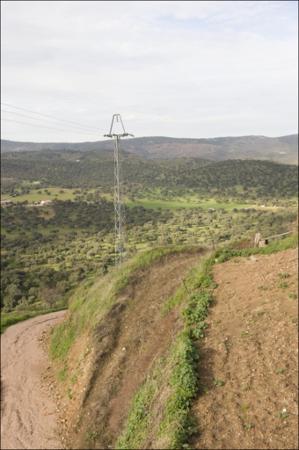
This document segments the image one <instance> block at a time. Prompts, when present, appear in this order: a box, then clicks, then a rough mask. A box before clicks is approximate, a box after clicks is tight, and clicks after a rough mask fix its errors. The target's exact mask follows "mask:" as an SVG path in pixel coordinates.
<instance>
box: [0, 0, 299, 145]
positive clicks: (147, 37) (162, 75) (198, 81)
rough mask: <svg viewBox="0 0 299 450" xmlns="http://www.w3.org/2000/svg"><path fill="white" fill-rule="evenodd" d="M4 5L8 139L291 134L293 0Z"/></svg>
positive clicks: (294, 108)
mask: <svg viewBox="0 0 299 450" xmlns="http://www.w3.org/2000/svg"><path fill="white" fill-rule="evenodd" d="M1 4H2V88H1V89H2V100H1V101H2V102H3V103H5V104H6V105H4V104H2V105H1V109H2V119H5V120H3V121H2V122H1V124H2V138H3V139H13V140H26V141H52V142H53V141H85V140H98V139H102V135H103V134H104V133H105V132H107V131H108V129H109V125H110V120H111V116H112V114H113V113H116V112H117V113H118V112H120V113H121V114H122V116H123V120H124V122H125V125H126V128H127V130H128V131H129V132H132V133H134V134H135V135H136V136H161V135H163V136H174V137H217V136H228V135H230V136H233V135H235V136H236V135H249V134H258V135H261V134H263V135H268V136H279V135H284V134H292V133H296V132H297V123H298V92H297V83H298V81H297V78H298V60H297V52H298V48H297V47H298V39H297V34H298V30H297V21H298V3H297V2H296V1H269V2H267V1H248V2H247V1H240V2H238V1H232V2H225V1H216V2H213V1H208V2H204V1H199V2H186V1H184V2H181V1H175V2H172V1H168V2H162V1H161V2H159V1H154V2H147V1H133V2H126V1H121V2H113V1H109V2H104V1H91V2H88V1H82V2H81V1H67V2H63V1H59V2H56V1H51V2H46V1H32V2H27V1H21V2H18V1H8V2H6V1H2V2H1ZM8 105H10V106H8ZM11 105H13V106H14V107H19V108H24V109H26V110H32V111H37V112H40V113H42V114H47V115H50V116H54V117H58V118H61V119H63V120H64V121H72V122H76V123H80V124H82V125H81V126H82V129H81V128H80V129H79V127H76V125H75V124H74V125H73V126H72V125H71V124H70V123H67V122H55V121H52V120H51V119H50V118H44V119H42V116H37V115H33V114H30V113H29V112H27V111H24V110H21V109H18V110H17V109H16V108H13V107H12V106H11ZM13 111H14V112H15V113H18V114H15V113H13ZM29 116H31V117H33V118H34V119H30V117H29ZM38 117H39V119H38ZM17 122H18V123H17ZM25 123H26V124H25ZM28 124H32V125H28ZM38 125H39V126H38ZM46 127H48V128H46ZM87 129H88V130H89V129H92V130H94V131H91V132H90V133H89V131H88V132H87V131H86V130H87Z"/></svg>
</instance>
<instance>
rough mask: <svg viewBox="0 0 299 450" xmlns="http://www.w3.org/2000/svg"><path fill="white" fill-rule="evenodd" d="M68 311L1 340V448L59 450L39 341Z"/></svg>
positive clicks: (9, 332)
mask: <svg viewBox="0 0 299 450" xmlns="http://www.w3.org/2000/svg"><path fill="white" fill-rule="evenodd" d="M64 314H65V311H59V312H55V313H50V314H46V315H43V316H39V317H35V318H33V319H29V320H26V321H25V322H21V323H18V324H16V325H13V326H11V327H10V328H8V329H7V330H6V331H5V333H4V334H3V335H2V337H1V394H2V395H1V400H2V402H1V448H2V449H22V448H26V449H37V448H40V449H60V448H62V445H61V443H60V442H59V437H58V436H57V433H56V430H55V429H56V420H57V415H56V405H55V402H54V400H53V399H52V398H50V397H49V396H48V395H47V393H46V392H45V390H44V389H43V387H42V384H41V375H42V373H43V372H44V371H45V370H46V368H47V366H48V360H47V355H46V353H45V352H44V351H43V349H42V346H41V342H40V337H41V334H42V332H43V331H46V330H47V329H48V328H49V327H50V326H52V325H54V324H55V323H57V322H58V321H60V320H61V319H62V318H63V316H64Z"/></svg>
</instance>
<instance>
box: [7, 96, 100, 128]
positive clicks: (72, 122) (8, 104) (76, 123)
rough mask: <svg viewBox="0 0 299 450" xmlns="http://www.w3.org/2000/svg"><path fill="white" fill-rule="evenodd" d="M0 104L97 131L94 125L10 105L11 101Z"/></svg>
mask: <svg viewBox="0 0 299 450" xmlns="http://www.w3.org/2000/svg"><path fill="white" fill-rule="evenodd" d="M1 105H4V106H8V107H10V108H14V109H19V110H20V111H25V112H30V113H31V114H36V115H38V116H43V117H47V118H50V119H52V120H56V121H58V122H65V123H70V124H73V125H77V126H79V127H81V128H85V129H86V128H88V129H89V130H92V131H96V132H97V133H98V132H99V130H98V129H96V128H95V127H90V126H89V125H83V126H82V125H81V124H80V123H78V122H74V121H71V120H65V119H60V118H58V117H54V116H51V115H50V114H43V113H39V112H37V111H33V110H31V109H27V108H23V107H20V106H15V105H12V104H11V103H3V102H1Z"/></svg>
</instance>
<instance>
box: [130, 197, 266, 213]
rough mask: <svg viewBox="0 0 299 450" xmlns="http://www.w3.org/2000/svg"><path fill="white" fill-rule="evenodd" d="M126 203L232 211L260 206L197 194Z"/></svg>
mask: <svg viewBox="0 0 299 450" xmlns="http://www.w3.org/2000/svg"><path fill="white" fill-rule="evenodd" d="M126 205H127V206H128V207H129V208H133V207H134V206H143V207H144V208H149V209H181V208H183V209H194V208H201V209H204V210H208V209H215V210H217V209H224V210H226V211H232V210H233V209H243V208H257V209H258V208H259V206H258V205H256V204H247V203H238V202H233V201H228V202H221V201H217V200H216V199H213V198H211V199H209V200H203V199H201V198H200V197H196V196H189V197H188V196H186V197H175V198H173V199H171V200H164V199H159V198H153V199H150V198H146V197H145V198H140V199H138V200H134V201H132V200H127V201H126Z"/></svg>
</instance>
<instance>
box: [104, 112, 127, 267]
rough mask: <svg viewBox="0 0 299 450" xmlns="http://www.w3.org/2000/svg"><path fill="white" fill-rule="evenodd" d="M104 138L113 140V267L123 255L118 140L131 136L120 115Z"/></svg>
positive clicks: (120, 173)
mask: <svg viewBox="0 0 299 450" xmlns="http://www.w3.org/2000/svg"><path fill="white" fill-rule="evenodd" d="M117 123H118V124H119V126H118V128H120V131H121V132H120V133H119V132H118V133H117V132H115V126H116V124H117ZM104 136H105V137H109V138H112V139H113V140H114V154H113V155H114V234H115V241H114V245H115V265H117V264H120V263H121V262H122V260H123V254H124V250H125V249H124V241H125V239H124V213H123V205H122V172H121V160H120V156H119V153H120V140H121V138H123V137H128V136H132V137H133V134H130V133H127V132H126V130H125V127H124V124H123V121H122V118H121V115H120V114H113V116H112V121H111V125H110V131H109V133H108V134H105V135H104Z"/></svg>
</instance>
